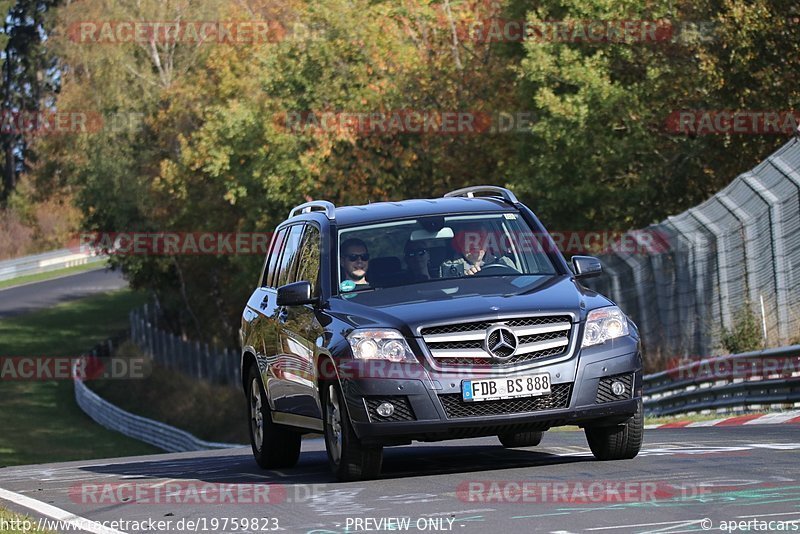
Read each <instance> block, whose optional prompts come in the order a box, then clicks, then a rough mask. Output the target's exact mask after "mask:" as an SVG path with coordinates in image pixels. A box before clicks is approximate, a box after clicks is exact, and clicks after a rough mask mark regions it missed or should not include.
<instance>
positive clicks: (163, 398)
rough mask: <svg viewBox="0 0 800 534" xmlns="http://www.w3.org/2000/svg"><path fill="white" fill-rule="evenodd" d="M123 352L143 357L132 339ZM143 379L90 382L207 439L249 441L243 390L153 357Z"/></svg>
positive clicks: (108, 395) (135, 409)
mask: <svg viewBox="0 0 800 534" xmlns="http://www.w3.org/2000/svg"><path fill="white" fill-rule="evenodd" d="M116 355H117V356H119V357H130V358H135V357H141V356H142V354H141V351H140V350H139V349H138V347H136V346H135V345H133V344H132V343H125V344H123V345H122V346H121V347H120V349H119V351H117V354H116ZM150 368H152V373H151V374H150V375H149V376H148V377H146V378H145V379H143V380H130V381H124V382H123V381H119V380H96V381H89V382H87V383H86V384H87V385H88V386H89V387H90V388H91V389H92V390H93V391H94V392H96V393H97V394H98V395H100V396H101V397H103V398H104V399H106V400H107V401H109V402H111V403H112V404H114V405H116V406H119V407H120V408H122V409H123V410H126V411H129V412H131V413H135V414H137V415H141V416H143V417H148V418H150V419H155V420H156V421H161V422H163V423H166V424H168V425H172V426H175V427H178V428H180V429H182V430H186V431H187V432H190V433H191V434H194V435H195V436H197V437H198V438H200V439H203V440H206V441H218V442H223V443H249V442H250V441H249V440H250V437H249V435H248V427H247V425H248V419H247V411H246V405H245V399H244V394H243V393H242V392H241V391H240V390H239V389H235V388H232V387H230V386H219V385H214V384H209V383H207V382H203V381H201V380H197V379H195V378H190V377H188V376H186V375H184V374H182V373H180V372H177V371H174V370H171V369H168V368H166V367H164V366H162V365H159V364H157V363H153V364H152V366H150Z"/></svg>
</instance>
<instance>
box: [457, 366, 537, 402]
mask: <svg viewBox="0 0 800 534" xmlns="http://www.w3.org/2000/svg"><path fill="white" fill-rule="evenodd" d="M549 393H550V374H549V373H540V374H536V375H523V376H515V377H508V378H489V379H486V380H463V381H462V382H461V397H462V398H463V399H464V402H478V401H485V400H500V399H515V398H517V397H538V396H539V395H548V394H549Z"/></svg>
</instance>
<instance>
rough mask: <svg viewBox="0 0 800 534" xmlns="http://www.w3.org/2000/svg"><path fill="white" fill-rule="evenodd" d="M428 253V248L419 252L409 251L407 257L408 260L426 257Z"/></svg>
mask: <svg viewBox="0 0 800 534" xmlns="http://www.w3.org/2000/svg"><path fill="white" fill-rule="evenodd" d="M427 253H428V249H426V248H421V249H419V250H409V251H408V252H406V257H407V258H413V257H415V256H424V255H425V254H427Z"/></svg>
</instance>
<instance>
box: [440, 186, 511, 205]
mask: <svg viewBox="0 0 800 534" xmlns="http://www.w3.org/2000/svg"><path fill="white" fill-rule="evenodd" d="M476 193H493V196H500V197H502V199H503V200H505V201H506V202H508V203H510V204H519V200H517V197H516V196H515V195H514V193H512V192H511V191H509V190H508V189H506V188H505V187H497V186H496V185H474V186H472V187H465V188H463V189H456V190H455V191H450V192H449V193H446V194H445V195H444V196H445V197H465V198H474V197H475V194H476Z"/></svg>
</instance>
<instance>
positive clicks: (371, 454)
mask: <svg viewBox="0 0 800 534" xmlns="http://www.w3.org/2000/svg"><path fill="white" fill-rule="evenodd" d="M320 389H321V393H322V410H323V414H324V422H323V428H324V432H325V449H326V450H327V451H328V463H329V464H330V466H331V470H332V471H333V473H334V474H335V475H336V478H337V479H339V480H340V481H342V482H345V481H350V480H367V479H370V478H375V477H377V476H378V475H380V473H381V464H382V463H383V447H382V446H380V445H371V446H368V445H364V444H363V443H361V440H359V439H358V436H356V433H355V432H354V431H353V426H352V425H351V424H350V417H349V416H348V414H347V407H346V405H345V400H344V395H342V388H341V386H340V385H339V382H338V381H336V382H327V383H324V384H323V385H322V386H321V388H320Z"/></svg>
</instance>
